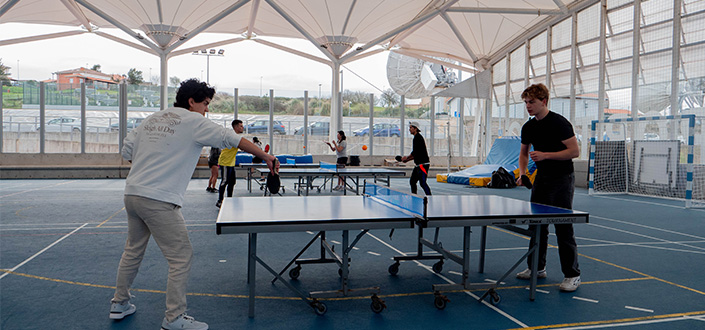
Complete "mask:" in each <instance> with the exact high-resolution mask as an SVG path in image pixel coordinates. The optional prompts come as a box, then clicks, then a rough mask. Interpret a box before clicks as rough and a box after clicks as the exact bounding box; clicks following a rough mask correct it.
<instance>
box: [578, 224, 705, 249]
mask: <svg viewBox="0 0 705 330" xmlns="http://www.w3.org/2000/svg"><path fill="white" fill-rule="evenodd" d="M588 225H591V226H595V227H600V228H604V229H609V230H613V231H617V232H621V233H627V234H631V235H634V236H639V237H643V238H649V239H652V240H654V241H659V242H668V243H672V244H676V245H681V246H685V247H689V248H693V249H696V250H703V251H705V248H702V247H699V246H692V245H688V244H678V243H676V242H674V241H669V240H667V239H662V238H657V237H653V236H649V235H644V234H638V233H635V232H632V231H628V230H623V229H616V228H611V227H607V226H603V225H598V224H594V223H589V224H588Z"/></svg>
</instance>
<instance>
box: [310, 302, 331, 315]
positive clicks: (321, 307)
mask: <svg viewBox="0 0 705 330" xmlns="http://www.w3.org/2000/svg"><path fill="white" fill-rule="evenodd" d="M311 305H312V306H313V311H314V312H316V315H323V314H325V313H326V312H327V311H328V306H326V304H324V303H322V302H320V301H317V302H315V303H312V304H311Z"/></svg>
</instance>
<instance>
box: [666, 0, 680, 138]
mask: <svg viewBox="0 0 705 330" xmlns="http://www.w3.org/2000/svg"><path fill="white" fill-rule="evenodd" d="M680 58H681V0H673V53H672V54H671V115H673V116H677V115H680V104H679V102H678V98H679V96H680V95H679V91H680V88H679V85H680V76H679V75H678V72H679V69H680V62H681V61H680ZM671 132H674V133H676V131H675V127H674V129H672V130H671ZM674 136H677V133H676V134H674ZM669 138H673V137H669Z"/></svg>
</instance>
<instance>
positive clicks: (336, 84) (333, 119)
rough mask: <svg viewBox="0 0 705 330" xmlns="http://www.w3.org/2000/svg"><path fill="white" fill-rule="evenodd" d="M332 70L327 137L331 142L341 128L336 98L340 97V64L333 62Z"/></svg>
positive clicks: (340, 113) (339, 110) (339, 111)
mask: <svg viewBox="0 0 705 330" xmlns="http://www.w3.org/2000/svg"><path fill="white" fill-rule="evenodd" d="M332 69H333V81H332V87H331V93H330V132H329V134H328V135H329V138H330V139H331V140H335V135H336V134H337V133H338V131H339V130H341V129H342V128H343V123H342V120H341V118H340V117H341V116H342V114H343V113H342V112H341V111H342V110H341V109H340V105H339V103H340V102H338V98H339V97H340V95H339V92H340V63H338V62H333V66H332Z"/></svg>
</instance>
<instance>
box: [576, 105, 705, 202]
mask: <svg viewBox="0 0 705 330" xmlns="http://www.w3.org/2000/svg"><path fill="white" fill-rule="evenodd" d="M703 119H704V118H703V117H696V116H695V115H683V116H662V117H638V118H636V119H634V118H619V119H606V120H602V121H598V120H595V121H593V122H592V126H591V136H592V138H591V142H590V177H589V181H590V182H589V193H590V194H591V195H592V194H634V195H643V196H652V197H661V198H670V199H679V200H684V201H685V207H705V161H704V160H703V151H705V139H704V137H703V131H702V122H703Z"/></svg>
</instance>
